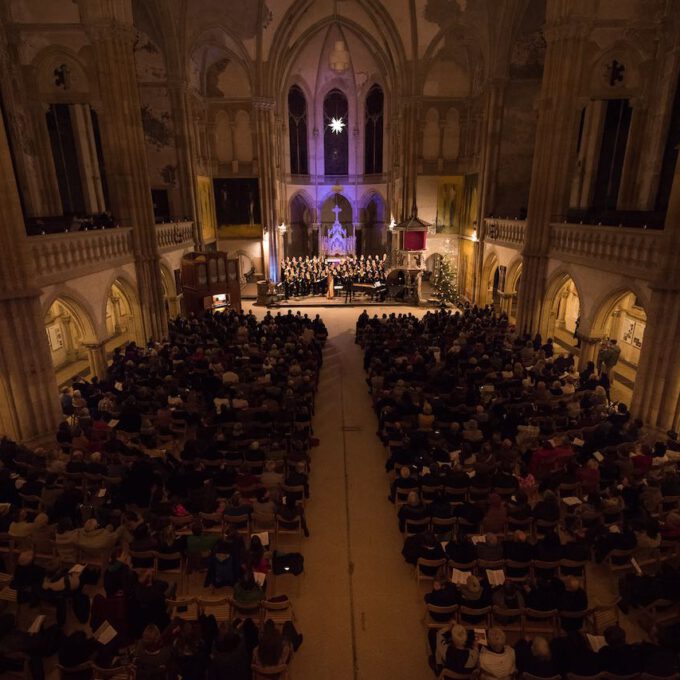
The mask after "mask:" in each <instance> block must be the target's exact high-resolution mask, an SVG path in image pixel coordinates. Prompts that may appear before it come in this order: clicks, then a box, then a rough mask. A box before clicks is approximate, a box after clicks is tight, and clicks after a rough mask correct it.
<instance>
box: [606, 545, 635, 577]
mask: <svg viewBox="0 0 680 680" xmlns="http://www.w3.org/2000/svg"><path fill="white" fill-rule="evenodd" d="M632 557H635V548H631V549H630V550H612V551H610V552H609V554H608V555H607V556H606V557H605V558H604V560H603V563H604V564H606V565H607V566H608V567H609V571H611V572H612V573H622V572H625V571H633V565H632V564H631V562H630V560H631V558H632Z"/></svg>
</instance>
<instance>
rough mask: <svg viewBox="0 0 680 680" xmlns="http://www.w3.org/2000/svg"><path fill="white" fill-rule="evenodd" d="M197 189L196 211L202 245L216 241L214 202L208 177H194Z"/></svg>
mask: <svg viewBox="0 0 680 680" xmlns="http://www.w3.org/2000/svg"><path fill="white" fill-rule="evenodd" d="M196 185H197V188H198V209H199V211H200V215H199V218H200V220H201V233H202V234H203V242H204V243H212V242H213V241H215V240H216V239H217V221H216V219H215V201H214V199H213V187H212V180H211V179H210V177H203V176H200V175H199V176H198V177H196Z"/></svg>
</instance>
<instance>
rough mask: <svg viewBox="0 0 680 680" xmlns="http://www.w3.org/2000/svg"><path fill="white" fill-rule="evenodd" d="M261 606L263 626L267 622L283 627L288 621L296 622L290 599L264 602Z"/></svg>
mask: <svg viewBox="0 0 680 680" xmlns="http://www.w3.org/2000/svg"><path fill="white" fill-rule="evenodd" d="M261 606H262V612H261V620H262V624H264V623H265V622H267V621H272V622H273V623H274V625H276V626H283V625H284V624H285V623H286V622H287V621H290V622H291V623H292V622H293V621H295V614H294V612H293V604H292V602H291V601H290V600H289V599H288V598H286V599H285V600H281V601H276V602H272V601H271V600H263V601H262V603H261Z"/></svg>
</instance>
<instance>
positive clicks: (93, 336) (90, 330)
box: [42, 286, 100, 343]
mask: <svg viewBox="0 0 680 680" xmlns="http://www.w3.org/2000/svg"><path fill="white" fill-rule="evenodd" d="M55 302H58V303H59V304H61V305H62V306H63V307H64V308H66V309H67V310H68V312H69V314H70V315H71V317H72V318H73V320H74V322H75V323H76V324H77V325H78V327H79V330H80V331H81V337H82V339H83V342H88V343H89V342H92V343H95V342H97V341H98V340H99V337H100V334H99V333H97V324H96V323H95V321H94V319H95V318H96V316H95V314H94V313H93V310H92V308H91V306H90V304H89V303H88V302H87V300H86V299H85V298H84V297H82V296H81V295H80V294H79V293H78V292H76V291H74V290H71V289H70V288H67V287H66V286H60V287H59V288H57V289H56V290H55V291H54V292H53V293H52V294H50V295H49V296H48V297H47V299H46V300H45V302H44V304H43V306H42V315H43V319H44V318H46V317H47V315H48V314H49V312H50V309H51V308H52V306H53V305H54V303H55Z"/></svg>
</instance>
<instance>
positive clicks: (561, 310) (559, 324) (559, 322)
mask: <svg viewBox="0 0 680 680" xmlns="http://www.w3.org/2000/svg"><path fill="white" fill-rule="evenodd" d="M570 292H571V291H570V290H569V288H567V289H565V290H563V291H562V293H561V294H560V298H561V299H560V302H559V305H558V307H557V319H556V320H555V322H556V328H566V325H567V321H566V316H567V300H568V299H569V294H570Z"/></svg>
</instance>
